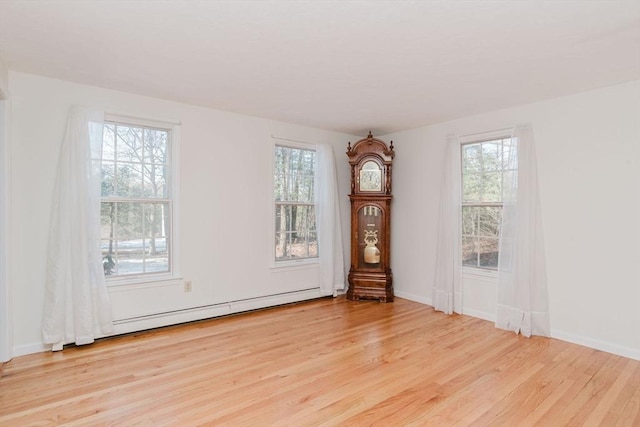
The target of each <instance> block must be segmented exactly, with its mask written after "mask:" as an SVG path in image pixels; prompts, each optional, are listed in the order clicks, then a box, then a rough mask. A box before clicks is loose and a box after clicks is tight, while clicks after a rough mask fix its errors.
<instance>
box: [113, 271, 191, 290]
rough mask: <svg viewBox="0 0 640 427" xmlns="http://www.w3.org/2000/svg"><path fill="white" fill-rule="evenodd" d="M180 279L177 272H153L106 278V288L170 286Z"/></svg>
mask: <svg viewBox="0 0 640 427" xmlns="http://www.w3.org/2000/svg"><path fill="white" fill-rule="evenodd" d="M181 280H182V276H180V275H177V274H171V273H166V274H154V275H149V276H130V277H121V278H117V279H115V278H114V279H107V281H106V282H107V288H111V289H117V288H120V287H126V288H129V289H130V288H131V287H141V288H146V287H155V286H171V285H175V284H176V283H177V282H180V281H181Z"/></svg>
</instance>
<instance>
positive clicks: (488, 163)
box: [481, 140, 502, 171]
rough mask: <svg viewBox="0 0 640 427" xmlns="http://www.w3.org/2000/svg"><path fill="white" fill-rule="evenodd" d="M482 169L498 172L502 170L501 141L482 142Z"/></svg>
mask: <svg viewBox="0 0 640 427" xmlns="http://www.w3.org/2000/svg"><path fill="white" fill-rule="evenodd" d="M481 146H482V169H483V170H485V171H499V170H500V169H502V141H501V140H499V141H491V142H483V143H482V144H481Z"/></svg>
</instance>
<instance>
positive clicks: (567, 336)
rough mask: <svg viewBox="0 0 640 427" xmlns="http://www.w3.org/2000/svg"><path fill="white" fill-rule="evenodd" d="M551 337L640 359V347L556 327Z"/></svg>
mask: <svg viewBox="0 0 640 427" xmlns="http://www.w3.org/2000/svg"><path fill="white" fill-rule="evenodd" d="M551 338H556V339H559V340H562V341H567V342H570V343H573V344H578V345H582V346H585V347H589V348H593V349H596V350H602V351H606V352H607V353H612V354H617V355H618V356H623V357H628V358H629V359H634V360H640V349H638V348H631V347H624V346H621V345H618V344H613V343H610V342H606V341H600V340H596V339H593V338H588V337H583V336H580V335H576V334H572V333H569V332H565V331H558V330H556V329H552V330H551Z"/></svg>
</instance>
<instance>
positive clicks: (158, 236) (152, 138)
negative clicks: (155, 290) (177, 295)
mask: <svg viewBox="0 0 640 427" xmlns="http://www.w3.org/2000/svg"><path fill="white" fill-rule="evenodd" d="M101 164H102V200H101V210H100V211H101V212H100V213H101V247H102V259H103V268H104V273H105V276H106V277H107V278H108V279H113V278H124V277H131V276H138V275H152V274H159V273H170V272H171V258H172V247H171V246H172V237H171V233H172V211H173V199H172V195H171V187H170V185H169V184H170V180H171V176H170V172H171V130H170V129H163V128H156V127H147V126H138V125H132V124H127V123H119V122H105V125H104V133H103V147H102V163H101Z"/></svg>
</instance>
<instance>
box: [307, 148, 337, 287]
mask: <svg viewBox="0 0 640 427" xmlns="http://www.w3.org/2000/svg"><path fill="white" fill-rule="evenodd" d="M314 182H315V197H316V230H317V233H318V251H319V266H318V276H319V277H318V279H319V283H320V291H321V292H322V294H323V295H333V296H336V295H337V294H338V291H340V290H344V286H345V283H344V282H345V275H344V257H343V249H342V225H341V222H340V204H339V195H338V180H337V175H336V165H335V159H334V157H333V149H332V148H331V146H330V145H327V144H317V145H316V176H315V180H314Z"/></svg>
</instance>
